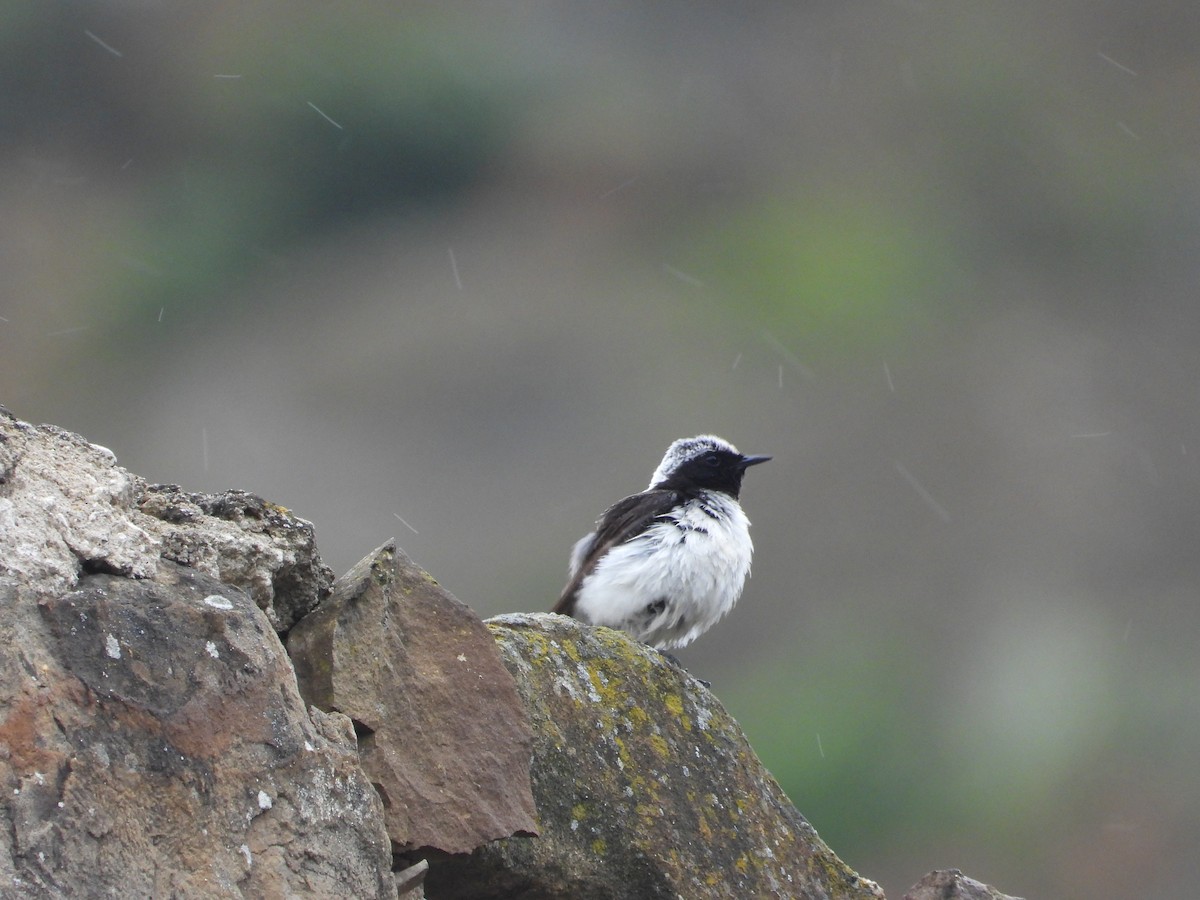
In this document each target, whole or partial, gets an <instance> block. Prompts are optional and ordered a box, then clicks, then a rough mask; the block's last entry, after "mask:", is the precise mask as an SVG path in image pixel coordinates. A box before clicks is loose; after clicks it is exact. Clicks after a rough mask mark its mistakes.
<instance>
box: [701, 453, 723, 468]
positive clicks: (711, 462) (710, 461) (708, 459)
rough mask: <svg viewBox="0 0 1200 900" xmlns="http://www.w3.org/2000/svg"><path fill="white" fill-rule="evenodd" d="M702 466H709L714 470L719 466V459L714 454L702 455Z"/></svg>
mask: <svg viewBox="0 0 1200 900" xmlns="http://www.w3.org/2000/svg"><path fill="white" fill-rule="evenodd" d="M704 464H705V465H706V466H711V467H713V468H716V467H717V466H719V465H720V464H721V457H719V456H718V455H717V454H715V453H705V454H704Z"/></svg>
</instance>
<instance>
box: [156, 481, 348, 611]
mask: <svg viewBox="0 0 1200 900" xmlns="http://www.w3.org/2000/svg"><path fill="white" fill-rule="evenodd" d="M138 507H139V509H140V511H141V512H143V513H145V514H147V515H148V516H150V517H151V519H150V521H151V523H152V524H151V525H149V526H148V528H149V530H151V531H153V532H154V533H155V534H156V535H157V537H158V539H159V541H160V542H161V545H162V546H161V550H160V552H161V554H162V556H163V557H164V558H166V559H171V560H174V561H175V562H178V563H182V564H183V565H185V566H190V567H191V568H193V569H198V570H199V571H201V572H204V573H205V574H207V575H211V576H212V577H213V578H217V579H219V580H221V581H223V582H224V583H225V584H232V585H235V586H237V587H240V588H242V590H244V591H246V593H248V594H249V595H250V596H251V597H253V598H254V601H255V603H257V604H258V606H259V608H260V609H262V610H263V611H264V612H266V614H267V617H268V618H269V619H270V620H271V626H272V627H273V628H274V629H275V631H276V632H277V633H279V634H286V633H287V631H288V630H289V629H291V627H292V626H293V625H295V624H296V622H298V621H300V619H301V618H303V617H304V616H305V615H306V614H307V613H308V612H309V611H310V610H312V609H313V608H314V607H316V605H317V604H318V603H320V601H321V599H322V598H324V597H325V595H326V594H328V593H329V586H330V585H331V584H332V583H333V573H332V572H331V571H330V569H329V567H328V566H326V565H325V564H324V563H323V562H321V557H320V555H319V554H318V553H317V548H316V538H315V534H314V529H313V526H312V523H310V522H306V521H305V520H304V519H300V518H297V517H296V516H293V515H292V514H291V513H290V512H289V511H288V510H286V509H284V508H283V507H282V506H277V505H275V504H274V503H268V502H267V501H265V500H263V499H262V498H261V497H256V496H255V495H254V494H247V493H246V492H245V491H225V492H224V493H221V494H192V493H188V492H186V491H183V490H181V489H180V488H179V487H177V486H175V485H163V484H155V485H151V486H149V487H147V488H145V489H144V490H143V491H142V493H141V495H140V497H139V503H138Z"/></svg>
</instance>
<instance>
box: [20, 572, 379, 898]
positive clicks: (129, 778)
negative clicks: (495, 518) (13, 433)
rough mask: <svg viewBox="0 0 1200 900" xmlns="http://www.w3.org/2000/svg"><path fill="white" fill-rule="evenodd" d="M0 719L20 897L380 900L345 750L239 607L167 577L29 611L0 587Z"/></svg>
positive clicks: (245, 603) (374, 806) (193, 581)
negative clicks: (347, 899) (341, 899)
mask: <svg viewBox="0 0 1200 900" xmlns="http://www.w3.org/2000/svg"><path fill="white" fill-rule="evenodd" d="M0 708H2V709H4V710H6V713H5V715H4V718H3V720H0V747H2V748H3V752H2V753H0V785H2V786H3V787H4V790H3V791H2V792H0V817H3V819H4V820H5V821H6V822H7V824H8V828H6V829H5V830H4V833H5V834H8V835H10V839H9V841H7V842H0V843H7V844H8V846H7V848H6V852H3V853H0V873H3V875H4V877H5V878H6V880H7V885H11V887H12V889H13V890H14V891H17V892H19V895H20V896H29V897H96V896H129V897H139V896H140V897H151V896H154V897H160V896H175V897H197V898H198V897H243V896H246V897H250V896H252V897H272V896H278V897H282V896H286V895H289V894H304V895H322V896H362V897H395V884H394V881H393V878H392V875H391V871H390V868H391V854H390V846H389V843H388V840H387V835H386V833H385V832H384V829H383V816H382V809H381V808H380V804H379V801H378V798H377V797H376V796H375V792H374V791H373V790H372V788H371V785H370V783H369V782H368V781H367V779H366V778H365V777H364V776H363V774H362V771H361V769H360V768H359V766H358V759H357V754H356V753H355V750H354V745H353V741H352V738H347V737H344V735H346V734H347V732H346V731H345V730H342V731H339V730H338V728H337V727H335V726H334V725H333V723H331V722H330V721H329V720H328V717H323V716H322V717H321V720H320V721H319V723H318V724H314V722H313V721H312V720H310V718H309V715H308V714H307V711H306V710H305V707H304V705H303V702H302V701H301V699H300V696H299V694H298V692H297V690H296V687H295V681H294V679H293V677H292V670H291V667H290V665H289V664H288V660H287V657H286V655H285V654H284V651H283V648H282V646H281V645H280V643H279V640H278V638H277V637H276V635H275V633H274V631H273V629H272V628H271V627H270V625H269V623H268V622H267V619H266V616H265V615H264V614H263V613H262V611H261V610H260V609H259V608H258V607H257V606H256V605H255V604H254V603H253V601H251V600H250V599H249V598H248V597H247V596H246V595H245V594H244V593H242V592H241V591H239V590H237V589H236V588H231V587H229V586H227V585H224V584H221V583H220V582H217V581H215V580H213V579H211V578H209V577H207V576H205V575H202V574H200V573H197V572H194V571H191V570H188V569H185V568H183V567H180V566H177V565H175V564H174V563H170V562H165V561H164V562H162V563H160V566H159V571H158V575H157V577H156V578H155V579H154V580H135V579H131V578H123V577H117V576H113V575H89V576H84V577H83V578H81V579H80V580H79V584H78V588H77V589H76V590H75V591H72V592H70V593H66V594H63V595H57V596H56V595H53V594H50V595H46V596H44V597H43V598H42V599H41V601H40V603H37V604H35V603H33V602H31V601H30V600H28V599H22V598H21V597H18V594H17V591H16V590H15V588H14V586H13V584H12V582H11V581H5V582H0ZM316 715H317V716H321V714H319V713H317V714H316ZM339 735H343V737H340V738H339V737H338V736H339Z"/></svg>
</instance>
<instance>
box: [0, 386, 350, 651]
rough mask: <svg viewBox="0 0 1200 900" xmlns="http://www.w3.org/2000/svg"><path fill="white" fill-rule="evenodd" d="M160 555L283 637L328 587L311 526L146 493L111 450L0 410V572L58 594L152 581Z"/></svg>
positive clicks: (263, 509)
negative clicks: (252, 606) (90, 577)
mask: <svg viewBox="0 0 1200 900" xmlns="http://www.w3.org/2000/svg"><path fill="white" fill-rule="evenodd" d="M160 558H166V559H171V560H174V561H175V562H179V563H182V564H184V565H186V566H190V567H191V568H194V569H197V570H199V571H201V572H204V573H206V574H208V575H211V576H212V577H214V578H217V579H219V580H221V581H223V582H224V583H226V584H231V585H235V586H237V587H240V588H243V589H244V590H245V591H246V592H247V593H249V594H250V596H251V597H253V598H254V600H255V602H257V603H258V605H259V607H260V608H261V609H263V610H264V611H265V612H266V613H267V616H268V618H269V619H270V620H271V625H272V627H274V628H275V630H276V632H278V633H281V634H282V633H284V632H286V631H287V630H288V629H289V628H291V627H292V625H293V624H295V622H296V621H298V620H299V619H300V618H301V617H302V616H303V615H304V614H305V613H307V612H308V611H309V610H311V609H312V608H313V607H315V606H316V605H317V603H319V602H320V600H321V598H322V597H324V596H325V594H326V593H328V591H329V585H330V583H331V582H332V581H333V573H332V572H330V570H329V568H328V567H327V566H326V565H325V564H324V563H322V562H321V558H320V556H319V555H318V553H317V550H316V543H315V540H314V535H313V527H312V525H311V524H310V523H309V522H306V521H304V520H303V519H299V518H296V517H295V516H293V515H291V514H290V513H289V512H288V511H287V510H286V509H284V508H283V507H280V506H276V505H274V504H271V503H267V502H266V501H264V500H262V499H261V498H259V497H256V496H254V495H253V494H247V493H245V492H243V491H226V492H225V493H222V494H191V493H187V492H185V491H182V490H180V489H179V488H178V487H174V486H172V485H154V486H151V487H147V486H146V483H145V482H144V481H143V480H142V479H141V478H138V477H137V476H135V475H131V474H130V473H129V472H127V471H125V470H124V469H122V468H121V467H120V466H118V465H117V460H116V457H115V456H113V454H112V452H111V451H109V450H106V449H105V448H103V447H99V446H96V445H95V444H89V443H88V442H87V441H85V440H84V439H83V438H81V437H79V436H78V435H75V434H71V433H69V432H66V431H62V430H61V429H59V428H55V427H54V426H52V425H38V426H36V427H35V426H33V425H30V424H28V423H26V422H22V421H20V420H18V419H17V418H15V417H14V416H13V415H12V413H10V412H8V410H6V409H4V408H3V407H0V573H7V574H9V575H11V576H12V577H13V578H14V579H15V582H16V584H17V585H19V586H24V585H31V586H34V589H35V592H37V593H43V592H45V593H54V592H59V591H66V590H70V589H71V588H73V587H74V586H75V584H76V581H77V580H78V578H79V576H80V575H81V574H83V573H87V572H107V573H111V574H119V575H130V576H133V577H135V578H150V577H153V575H154V574H155V572H157V571H158V565H159V559H160Z"/></svg>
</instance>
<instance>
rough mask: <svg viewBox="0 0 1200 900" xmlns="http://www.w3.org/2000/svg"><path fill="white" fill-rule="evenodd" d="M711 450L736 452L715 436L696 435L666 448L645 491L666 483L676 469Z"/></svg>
mask: <svg viewBox="0 0 1200 900" xmlns="http://www.w3.org/2000/svg"><path fill="white" fill-rule="evenodd" d="M713 450H721V451H724V452H725V453H737V452H738V448H737V447H735V446H733V444H731V443H729V441H727V440H725V439H724V438H720V437H717V436H716V435H715V434H698V435H696V436H695V437H690V438H680V439H679V440H677V441H676V442H675V443H673V444H672V445H671V446H670V447H668V448H667V452H666V454H665V455H664V456H663V458H662V462H660V463H659V464H658V468H657V469H655V470H654V474H653V475H652V476H650V485H649V487H648V488H647V490H649V489H650V488H652V487H654V486H655V485H656V484H661V483H662V482H664V481H666V480H667V479H668V478H670V477H671V475H672V474H673V473H674V472H675V470H676V469H678V468H679V467H680V466H681V465H683V464H684V463H685V462H687V461H688V460H690V459H695V458H696V457H698V456H702V455H703V454H705V453H709V452H711V451H713Z"/></svg>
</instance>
